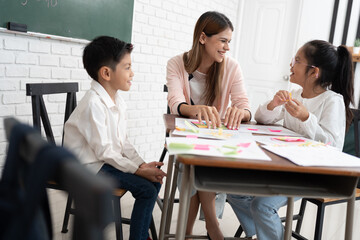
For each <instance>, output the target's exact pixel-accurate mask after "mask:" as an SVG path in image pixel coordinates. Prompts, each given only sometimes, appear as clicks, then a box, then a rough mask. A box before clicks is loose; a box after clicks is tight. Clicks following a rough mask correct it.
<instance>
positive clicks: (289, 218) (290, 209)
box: [284, 197, 294, 240]
mask: <svg viewBox="0 0 360 240" xmlns="http://www.w3.org/2000/svg"><path fill="white" fill-rule="evenodd" d="M293 213H294V198H293V197H288V200H287V209H286V223H285V235H284V239H285V240H290V239H291V233H292V222H293Z"/></svg>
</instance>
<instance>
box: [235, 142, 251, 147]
mask: <svg viewBox="0 0 360 240" xmlns="http://www.w3.org/2000/svg"><path fill="white" fill-rule="evenodd" d="M250 145H251V143H239V144H238V145H237V146H238V147H243V148H248V147H249V146H250Z"/></svg>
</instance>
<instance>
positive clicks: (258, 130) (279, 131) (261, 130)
mask: <svg viewBox="0 0 360 240" xmlns="http://www.w3.org/2000/svg"><path fill="white" fill-rule="evenodd" d="M239 132H243V133H249V132H250V133H255V134H268V135H274V136H301V135H300V134H298V133H296V132H293V131H291V130H289V129H286V128H284V127H282V126H273V125H258V124H256V125H254V124H240V129H239Z"/></svg>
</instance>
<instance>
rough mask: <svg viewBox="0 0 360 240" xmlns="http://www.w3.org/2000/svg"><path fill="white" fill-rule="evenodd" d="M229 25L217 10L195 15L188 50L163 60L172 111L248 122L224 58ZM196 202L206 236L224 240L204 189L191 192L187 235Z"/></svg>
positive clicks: (211, 121) (238, 85)
mask: <svg viewBox="0 0 360 240" xmlns="http://www.w3.org/2000/svg"><path fill="white" fill-rule="evenodd" d="M233 29H234V28H233V25H232V23H231V22H230V20H229V19H228V18H227V17H226V16H225V15H223V14H221V13H218V12H206V13H204V14H202V15H201V16H200V18H199V19H198V21H197V23H196V26H195V30H194V37H193V45H192V48H191V50H190V51H188V52H185V53H183V54H181V55H178V56H175V57H173V58H172V59H170V60H169V61H168V64H167V76H166V78H167V87H168V91H169V92H168V105H169V107H170V109H171V112H172V113H175V114H179V115H180V116H185V117H190V118H197V119H198V120H199V121H202V119H204V120H205V121H206V123H207V125H208V126H209V127H210V126H211V127H214V128H215V127H220V124H221V119H224V118H225V120H224V124H225V125H226V126H227V127H228V128H230V129H232V128H238V127H239V125H240V123H241V122H242V121H250V119H251V113H250V110H249V101H248V98H247V95H246V91H245V88H244V83H243V75H242V72H241V69H240V67H239V65H238V63H237V62H236V61H235V60H234V59H232V58H230V57H227V56H225V53H226V52H227V51H229V49H230V48H229V43H230V41H231V37H232V32H233ZM230 100H231V106H230V107H228V105H229V101H230ZM179 186H180V185H179ZM200 203H201V208H202V210H203V212H204V216H205V222H206V229H207V231H208V234H209V235H210V237H211V239H213V240H216V239H224V236H223V234H222V233H221V230H220V228H219V223H218V221H217V219H216V212H215V193H209V192H201V191H199V192H195V191H194V195H193V196H192V198H191V201H190V210H189V217H188V224H187V228H186V234H191V233H192V228H193V226H194V222H195V218H196V215H197V212H198V208H199V204H200Z"/></svg>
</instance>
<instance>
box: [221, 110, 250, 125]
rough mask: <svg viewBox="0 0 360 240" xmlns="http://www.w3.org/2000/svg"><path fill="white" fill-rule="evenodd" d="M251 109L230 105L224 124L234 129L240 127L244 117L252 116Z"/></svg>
mask: <svg viewBox="0 0 360 240" xmlns="http://www.w3.org/2000/svg"><path fill="white" fill-rule="evenodd" d="M248 115H249V111H247V110H244V109H240V108H237V107H229V108H228V109H226V114H225V121H224V125H225V126H226V127H227V128H228V129H230V130H232V129H234V128H235V129H239V128H240V123H241V121H242V120H243V119H244V118H250V116H248ZM247 116H248V117H247Z"/></svg>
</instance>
